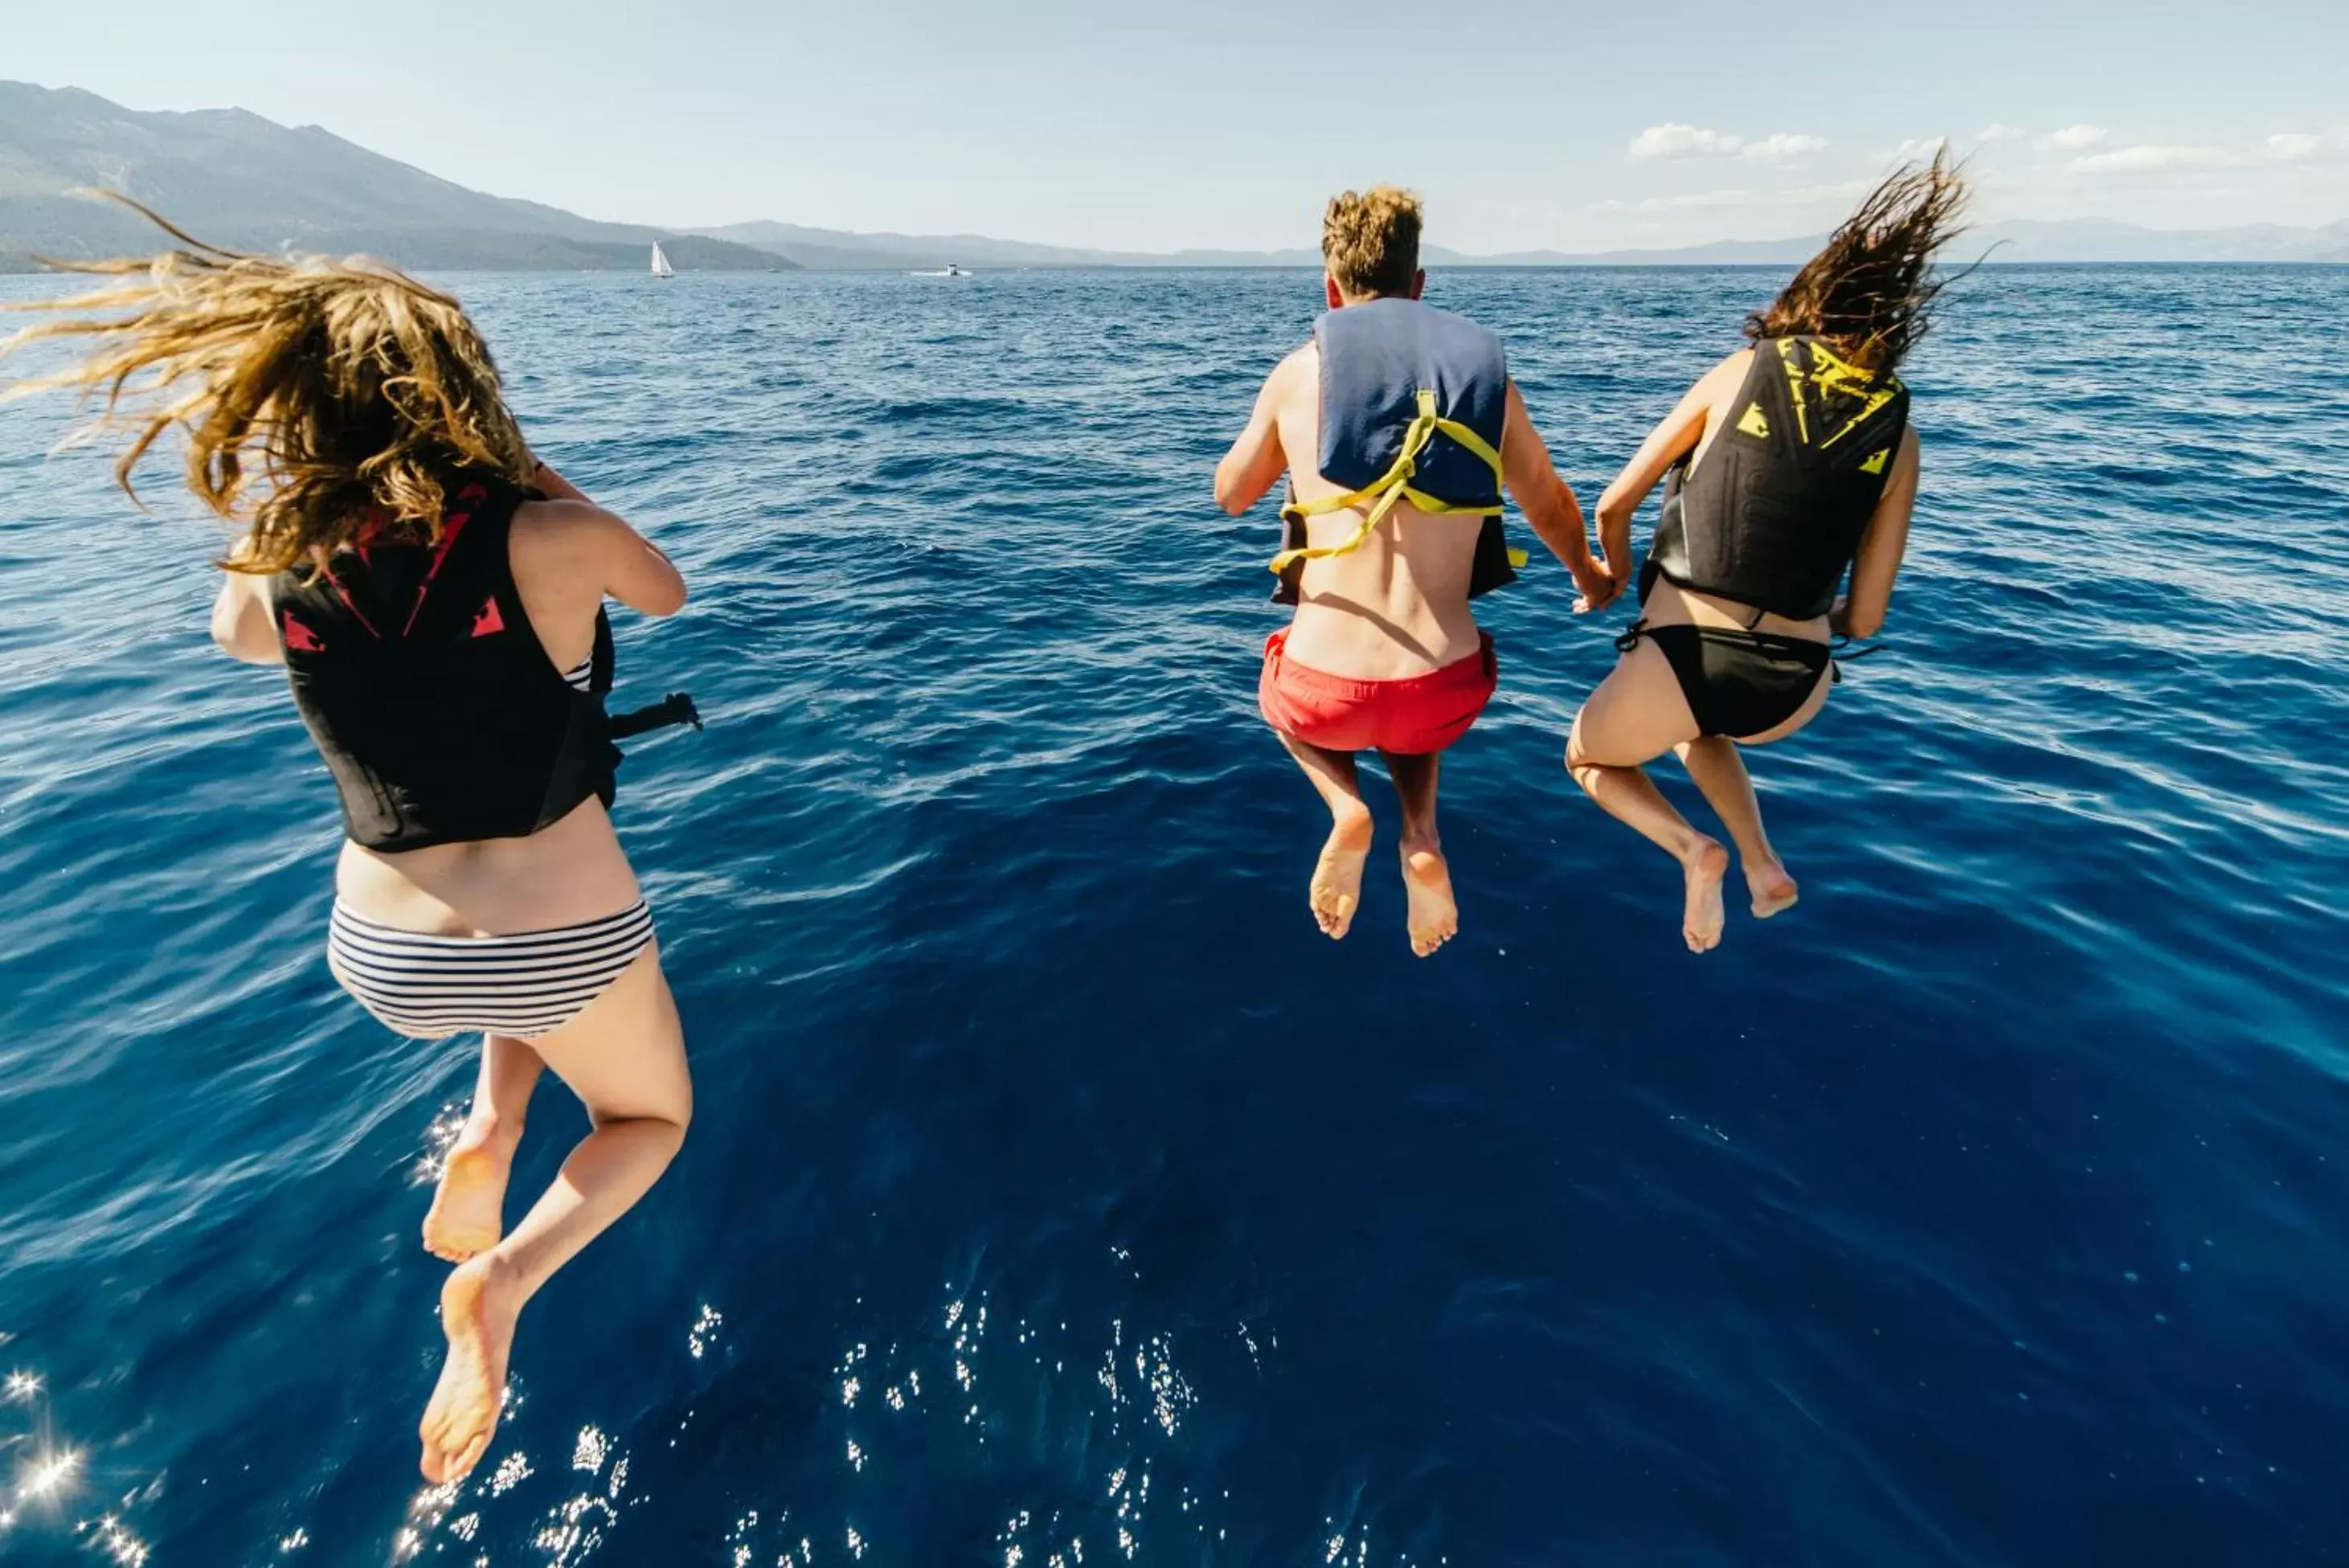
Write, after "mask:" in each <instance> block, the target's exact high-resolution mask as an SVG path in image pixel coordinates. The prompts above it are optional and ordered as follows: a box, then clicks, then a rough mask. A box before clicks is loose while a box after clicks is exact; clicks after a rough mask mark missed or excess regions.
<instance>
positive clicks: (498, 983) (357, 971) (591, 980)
mask: <svg viewBox="0 0 2349 1568" xmlns="http://www.w3.org/2000/svg"><path fill="white" fill-rule="evenodd" d="M651 940H653V913H652V910H651V909H647V907H646V905H645V901H644V900H643V899H642V898H639V899H637V900H636V902H635V903H633V904H631V905H629V906H628V907H627V908H626V909H623V910H621V911H620V912H619V913H618V914H616V915H606V916H605V917H604V918H603V919H599V920H590V921H588V922H586V923H585V925H577V926H562V927H558V928H557V929H554V930H551V931H523V932H519V933H517V934H515V935H512V936H504V937H436V936H428V935H426V934H424V933H423V932H420V931H403V930H400V929H398V928H396V927H393V926H385V925H378V924H377V923H376V922H375V921H373V920H368V919H361V918H360V917H359V916H357V915H355V914H353V913H352V912H351V911H350V910H349V909H346V908H344V907H343V903H342V900H341V899H339V898H337V899H336V901H335V913H334V919H333V920H332V921H331V922H330V923H329V924H328V926H327V929H326V961H327V962H328V964H329V965H330V966H332V968H333V970H334V971H335V978H336V980H338V981H341V982H342V985H343V989H344V990H345V991H347V992H350V993H351V995H352V996H354V997H356V998H357V1000H358V1002H359V1005H360V1006H362V1007H364V1008H366V1009H367V1011H368V1012H372V1013H374V1014H375V1015H376V1017H377V1018H378V1020H380V1021H381V1022H382V1023H383V1024H384V1026H385V1027H386V1028H388V1029H389V1030H391V1031H392V1032H393V1033H398V1034H406V1035H409V1036H412V1037H414V1038H416V1039H419V1040H438V1039H441V1038H443V1037H444V1036H447V1035H450V1034H459V1033H466V1032H469V1031H471V1030H479V1031H481V1033H485V1034H510V1035H513V1036H515V1037H517V1038H520V1039H524V1040H528V1039H532V1038H533V1037H535V1036H537V1035H541V1034H544V1033H549V1032H551V1031H553V1030H556V1029H560V1028H562V1027H563V1026H564V1024H566V1023H570V1022H571V1021H572V1020H573V1019H574V1018H576V1017H578V1016H579V1014H580V1013H581V1012H585V1010H586V1007H587V1004H588V1003H589V1002H593V1001H595V999H596V998H597V997H599V996H601V995H603V994H604V992H605V991H606V990H607V989H609V988H610V986H611V984H612V982H613V981H616V980H617V979H619V978H620V972H621V971H623V970H625V969H626V968H627V967H628V966H629V965H630V964H632V963H634V962H635V961H636V955H637V954H639V953H641V952H643V951H644V950H645V948H646V945H647V944H648V943H649V942H650V941H651Z"/></svg>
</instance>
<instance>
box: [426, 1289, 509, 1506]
mask: <svg viewBox="0 0 2349 1568" xmlns="http://www.w3.org/2000/svg"><path fill="white" fill-rule="evenodd" d="M521 1311H522V1301H521V1291H520V1289H519V1282H518V1281H517V1280H516V1279H515V1278H514V1276H513V1273H512V1265H511V1264H509V1263H507V1262H506V1261H505V1259H504V1257H503V1255H502V1254H500V1253H497V1252H490V1253H486V1254H484V1255H483V1256H481V1257H479V1258H475V1259H474V1260H473V1261H472V1262H468V1263H460V1264H459V1265H458V1266H457V1267H456V1268H455V1269H454V1270H453V1271H451V1272H450V1275H449V1279H448V1282H447V1283H445V1284H443V1285H442V1286H441V1287H440V1329H441V1332H442V1333H444V1334H447V1335H448V1336H449V1359H448V1360H447V1361H445V1362H443V1363H441V1366H440V1385H439V1386H437V1387H435V1388H434V1389H433V1390H432V1401H431V1403H430V1404H429V1405H427V1406H425V1407H424V1420H423V1423H422V1424H421V1425H420V1426H419V1427H418V1428H417V1435H418V1436H419V1437H420V1438H423V1439H424V1459H423V1466H422V1468H423V1470H424V1479H425V1480H429V1481H430V1482H432V1484H433V1485H435V1486H442V1485H446V1484H447V1483H448V1482H450V1481H453V1480H462V1479H463V1478H464V1476H465V1474H466V1472H468V1471H470V1470H471V1469H472V1468H473V1467H474V1466H475V1465H477V1464H479V1463H481V1456H482V1454H484V1453H486V1452H487V1451H488V1450H489V1447H490V1438H491V1437H492V1435H493V1434H494V1433H495V1432H496V1431H497V1429H498V1411H499V1409H500V1407H502V1405H503V1404H504V1402H505V1391H506V1356H507V1355H508V1353H509V1352H511V1351H512V1349H513V1334H514V1319H515V1317H516V1316H517V1315H518V1314H520V1313H521Z"/></svg>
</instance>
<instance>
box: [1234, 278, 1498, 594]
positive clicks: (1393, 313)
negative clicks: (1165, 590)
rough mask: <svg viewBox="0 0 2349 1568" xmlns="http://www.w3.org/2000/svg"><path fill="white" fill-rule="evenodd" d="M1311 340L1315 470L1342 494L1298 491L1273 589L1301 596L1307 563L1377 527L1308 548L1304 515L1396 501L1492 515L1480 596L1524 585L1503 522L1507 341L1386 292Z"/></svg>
mask: <svg viewBox="0 0 2349 1568" xmlns="http://www.w3.org/2000/svg"><path fill="white" fill-rule="evenodd" d="M1313 341H1314V345H1315V347H1316V348H1317V349H1318V350H1319V360H1320V376H1321V381H1320V400H1319V407H1320V450H1319V452H1317V453H1316V454H1315V459H1316V467H1317V468H1318V470H1319V473H1320V475H1321V477H1322V478H1323V479H1325V480H1327V481H1328V482H1330V483H1332V484H1335V485H1338V486H1340V487H1341V488H1342V489H1343V491H1344V492H1345V493H1344V494H1343V495H1340V496H1333V497H1328V498H1325V499H1323V500H1320V501H1318V502H1314V503H1310V504H1298V503H1297V502H1296V500H1295V499H1294V493H1293V492H1292V495H1291V500H1290V503H1289V504H1288V506H1286V507H1284V508H1283V509H1282V512H1281V519H1282V523H1283V524H1284V528H1283V534H1282V550H1281V553H1280V555H1278V556H1275V557H1274V560H1273V570H1274V571H1275V572H1277V573H1278V574H1279V575H1280V578H1281V582H1280V585H1279V587H1277V588H1276V589H1275V590H1274V593H1273V597H1274V598H1275V599H1277V600H1278V601H1280V602H1282V603H1285V604H1294V603H1295V602H1296V600H1297V591H1298V589H1297V582H1298V578H1299V576H1300V575H1301V574H1302V572H1303V570H1304V563H1305V562H1306V561H1307V560H1309V559H1316V558H1319V557H1321V556H1337V555H1344V554H1346V553H1348V552H1350V551H1351V550H1353V549H1355V548H1356V547H1358V546H1359V545H1361V541H1362V539H1363V538H1365V537H1367V536H1368V534H1369V525H1368V524H1366V525H1365V527H1364V528H1363V529H1362V530H1361V532H1359V533H1357V534H1356V535H1355V536H1354V537H1353V539H1351V540H1350V541H1349V542H1348V543H1346V544H1344V545H1332V546H1326V547H1323V548H1319V549H1308V548H1307V547H1306V544H1305V540H1306V533H1305V519H1306V518H1307V517H1309V516H1315V515H1319V514H1322V513H1325V512H1336V511H1341V510H1344V509H1346V508H1349V507H1361V509H1362V510H1363V511H1364V512H1365V514H1366V515H1367V516H1369V517H1370V518H1371V519H1373V520H1375V519H1376V518H1377V517H1382V516H1383V515H1384V514H1385V512H1386V511H1387V510H1388V509H1389V508H1391V507H1392V505H1394V504H1397V503H1398V502H1399V501H1409V502H1411V503H1412V504H1413V505H1415V506H1417V507H1418V508H1420V509H1421V510H1423V511H1425V512H1431V513H1436V514H1454V515H1458V514H1476V515H1482V516H1483V517H1484V518H1485V524H1484V527H1483V529H1482V530H1481V531H1480V533H1479V534H1478V536H1477V541H1476V559H1475V566H1474V568H1473V569H1472V571H1471V573H1470V581H1469V589H1468V591H1469V594H1470V596H1471V597H1475V595H1478V594H1483V593H1488V592H1490V591H1491V590H1492V589H1494V588H1496V587H1501V586H1503V585H1504V584H1506V583H1509V582H1513V581H1515V580H1516V570H1515V566H1518V565H1522V564H1523V563H1524V557H1523V556H1521V555H1519V554H1518V553H1517V552H1515V551H1512V550H1511V549H1510V548H1509V547H1508V541H1507V538H1506V535H1504V534H1503V532H1502V528H1501V510H1502V505H1503V502H1502V484H1501V475H1500V468H1499V465H1500V451H1501V438H1502V432H1503V431H1504V429H1505V428H1506V425H1507V423H1508V409H1509V367H1508V357H1507V355H1506V352H1505V351H1504V350H1503V349H1502V347H1501V340H1500V338H1499V337H1495V335H1494V334H1493V333H1491V332H1490V331H1487V330H1486V329H1485V328H1484V327H1479V326H1477V325H1476V324H1475V322H1473V321H1471V320H1469V319H1468V318H1467V317H1464V316H1457V315H1454V314H1453V313H1452V312H1451V311H1448V310H1438V309H1436V308H1435V307H1434V306H1431V305H1425V304H1423V303H1421V302H1420V301H1418V300H1415V299H1393V298H1388V299H1369V300H1364V301H1362V302H1361V304H1359V305H1349V306H1342V307H1341V308H1340V309H1336V310H1332V311H1330V312H1328V313H1327V314H1326V315H1324V316H1323V317H1321V318H1320V319H1319V321H1317V322H1315V323H1314V325H1313ZM1464 437H1465V438H1466V439H1463V438H1464ZM1479 448H1481V449H1482V450H1481V451H1480V450H1479ZM1406 457H1408V459H1409V462H1408V464H1407V465H1406V467H1405V470H1404V471H1403V472H1398V463H1399V462H1400V461H1401V460H1402V459H1404V458H1406Z"/></svg>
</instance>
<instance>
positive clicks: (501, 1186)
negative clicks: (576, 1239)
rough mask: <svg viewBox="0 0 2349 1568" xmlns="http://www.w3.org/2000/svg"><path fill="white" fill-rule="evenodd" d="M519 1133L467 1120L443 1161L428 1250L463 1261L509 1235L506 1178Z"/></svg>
mask: <svg viewBox="0 0 2349 1568" xmlns="http://www.w3.org/2000/svg"><path fill="white" fill-rule="evenodd" d="M520 1142H521V1138H520V1137H519V1135H518V1134H514V1133H508V1132H503V1131H501V1130H499V1129H496V1128H492V1127H483V1126H482V1125H481V1124H480V1123H478V1122H470V1121H469V1122H467V1123H466V1124H465V1127H464V1130H463V1131H462V1132H460V1133H459V1134H458V1135H457V1141H456V1142H455V1143H453V1144H451V1145H450V1146H449V1152H448V1153H447V1154H446V1155H445V1156H443V1157H442V1158H441V1162H440V1186H439V1187H438V1188H437V1189H434V1191H433V1194H432V1207H431V1209H430V1210H428V1211H427V1212H426V1213H425V1216H424V1250H425V1251H428V1252H429V1253H431V1254H432V1255H433V1256H434V1257H436V1258H446V1259H447V1260H448V1261H449V1262H452V1263H461V1262H464V1261H465V1260H466V1259H468V1258H471V1257H476V1256H478V1255H479V1254H481V1253H483V1252H486V1251H489V1250H490V1249H491V1248H492V1247H494V1246H496V1245H497V1244H498V1238H499V1237H500V1236H502V1235H503V1234H504V1233H505V1202H506V1176H507V1173H508V1172H510V1171H512V1169H513V1157H514V1147H515V1145H516V1144H518V1143H520Z"/></svg>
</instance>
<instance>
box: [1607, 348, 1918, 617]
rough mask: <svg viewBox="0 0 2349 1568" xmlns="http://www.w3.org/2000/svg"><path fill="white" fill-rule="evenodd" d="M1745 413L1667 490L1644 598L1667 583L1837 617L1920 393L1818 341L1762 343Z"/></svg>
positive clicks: (1799, 613)
mask: <svg viewBox="0 0 2349 1568" xmlns="http://www.w3.org/2000/svg"><path fill="white" fill-rule="evenodd" d="M1735 406H1736V408H1737V409H1738V410H1739V411H1738V413H1737V415H1736V417H1735V418H1734V419H1733V420H1732V421H1731V422H1730V426H1729V428H1728V429H1726V430H1723V431H1719V432H1717V433H1716V434H1714V435H1713V440H1712V444H1711V445H1709V446H1707V447H1706V448H1705V452H1704V461H1703V462H1700V463H1698V464H1697V465H1696V466H1695V468H1694V469H1693V470H1691V469H1689V468H1688V466H1687V465H1686V462H1685V461H1683V462H1682V463H1681V464H1678V465H1675V467H1674V468H1673V470H1672V472H1671V475H1670V476H1669V478H1668V479H1667V480H1666V482H1665V486H1664V502H1663V510H1662V512H1661V514H1660V515H1659V516H1658V517H1657V519H1656V533H1655V538H1654V540H1653V541H1652V542H1651V544H1650V545H1649V548H1648V560H1647V564H1646V566H1645V567H1644V569H1643V571H1642V573H1641V580H1640V597H1641V598H1643V599H1644V598H1645V597H1647V593H1648V590H1649V588H1651V587H1653V586H1654V582H1655V579H1656V577H1658V576H1662V577H1664V578H1666V579H1668V580H1669V581H1671V582H1674V583H1677V584H1679V585H1680V586H1681V587H1684V588H1689V589H1692V590H1693V591H1695V592H1697V593H1703V594H1714V595H1717V596H1719V597H1722V598H1725V599H1734V600H1736V601H1737V602H1738V603H1740V604H1746V605H1752V606H1754V607H1756V608H1758V609H1764V610H1767V611H1769V612H1770V613H1771V614H1773V615H1781V616H1785V617H1786V618H1788V619H1790V620H1811V619H1814V618H1817V617H1819V616H1823V615H1825V614H1826V613H1827V611H1828V610H1830V609H1832V608H1833V607H1835V598H1836V593H1837V589H1838V588H1840V587H1842V584H1843V578H1844V574H1845V573H1846V572H1847V571H1849V570H1850V569H1851V563H1852V558H1853V557H1854V556H1857V554H1858V552H1859V541H1860V535H1862V534H1863V533H1865V532H1866V531H1867V528H1868V519H1869V518H1871V517H1873V516H1874V515H1875V514H1876V506H1877V503H1878V502H1879V501H1881V500H1882V499H1883V498H1884V485H1885V481H1886V479H1887V477H1888V476H1889V473H1890V472H1891V468H1892V463H1893V461H1894V460H1895V459H1896V458H1897V457H1898V456H1899V452H1900V440H1901V436H1902V433H1903V432H1904V431H1907V429H1908V428H1909V389H1908V388H1907V387H1905V386H1903V385H1902V384H1901V381H1900V378H1899V377H1898V376H1891V375H1886V376H1876V375H1871V374H1870V373H1869V372H1868V371H1866V370H1862V369H1858V368H1857V367H1856V366H1853V365H1849V364H1847V363H1845V362H1844V361H1843V360H1842V359H1840V358H1837V356H1836V355H1835V353H1834V352H1833V351H1832V350H1831V349H1829V348H1826V346H1825V345H1824V344H1822V343H1820V342H1818V341H1817V340H1816V339H1815V338H1809V337H1774V338H1770V339H1767V340H1765V341H1764V342H1763V343H1761V344H1759V345H1758V346H1756V348H1754V364H1753V368H1752V369H1749V370H1748V371H1747V372H1746V376H1745V382H1744V386H1743V387H1742V388H1741V389H1739V391H1738V394H1737V402H1736V405H1735Z"/></svg>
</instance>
